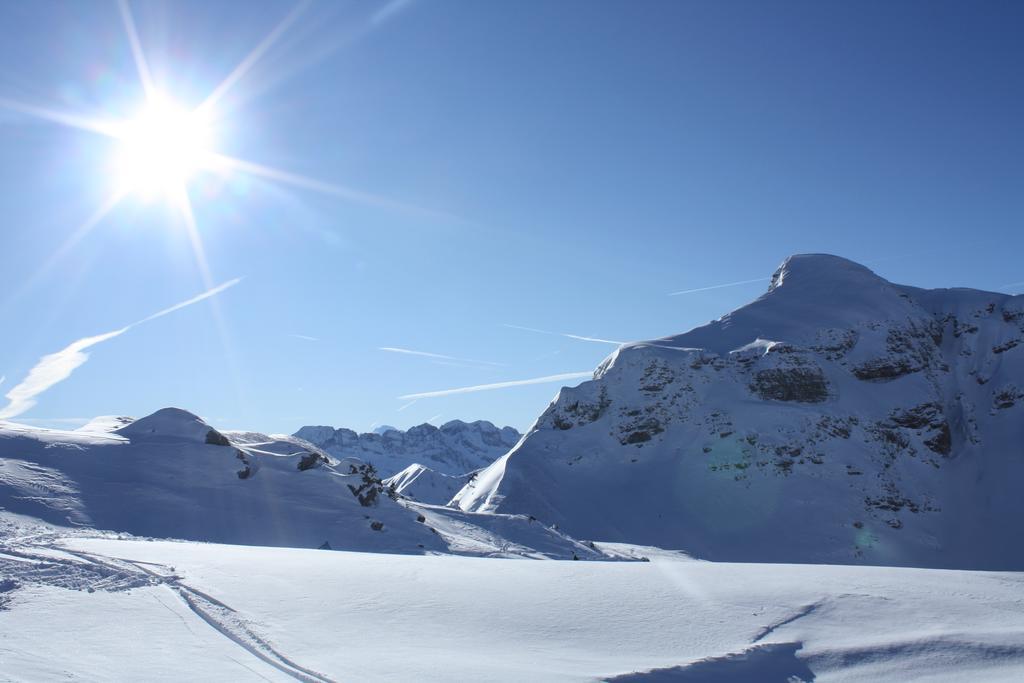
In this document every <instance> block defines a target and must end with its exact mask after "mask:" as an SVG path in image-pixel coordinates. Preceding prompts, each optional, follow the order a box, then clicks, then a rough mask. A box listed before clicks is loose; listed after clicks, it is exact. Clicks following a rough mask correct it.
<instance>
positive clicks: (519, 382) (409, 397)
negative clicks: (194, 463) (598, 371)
mask: <svg viewBox="0 0 1024 683" xmlns="http://www.w3.org/2000/svg"><path fill="white" fill-rule="evenodd" d="M593 376H594V372H593V371H592V370H590V371H587V372H566V373H562V374H561V375H548V376H547V377H534V378H532V379H516V380H511V381H509V382H496V383H494V384H478V385H476V386H473V387H459V388H458V389H442V390H441V391H424V392H422V393H419V394H405V395H404V396H399V397H398V398H399V399H400V400H402V401H415V400H418V399H421V398H436V397H438V396H450V395H452V394H471V393H473V392H476V391H491V390H492V389H506V388H508V387H521V386H525V385H527V384H547V383H549V382H563V381H567V380H572V379H582V378H584V377H593Z"/></svg>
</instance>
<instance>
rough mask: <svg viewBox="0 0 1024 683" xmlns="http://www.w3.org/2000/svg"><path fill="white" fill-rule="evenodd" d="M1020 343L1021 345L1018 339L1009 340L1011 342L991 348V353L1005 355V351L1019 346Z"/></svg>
mask: <svg viewBox="0 0 1024 683" xmlns="http://www.w3.org/2000/svg"><path fill="white" fill-rule="evenodd" d="M1020 343H1021V340H1020V339H1011V340H1009V341H1007V342H1003V343H1002V344H999V345H998V346H993V347H992V353H1006V352H1007V351H1009V350H1010V349H1012V348H1014V347H1015V346H1017V345H1019V344H1020Z"/></svg>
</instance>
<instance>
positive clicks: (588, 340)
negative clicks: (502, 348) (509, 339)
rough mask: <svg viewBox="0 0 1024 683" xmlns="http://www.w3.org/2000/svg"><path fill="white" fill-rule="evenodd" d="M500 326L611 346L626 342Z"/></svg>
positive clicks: (533, 328)
mask: <svg viewBox="0 0 1024 683" xmlns="http://www.w3.org/2000/svg"><path fill="white" fill-rule="evenodd" d="M502 327H508V328H510V329H513V330H526V331H527V332H536V333H538V334H550V335H552V336H555V337H567V338H569V339H577V340H579V341H587V342H597V343H598V344H612V345H613V346H622V345H623V344H627V343H628V342H621V341H615V340H613V339H601V338H600V337H584V336H582V335H579V334H569V333H567V332H551V331H549V330H538V329H537V328H536V327H523V326H522V325H510V324H508V323H503V324H502Z"/></svg>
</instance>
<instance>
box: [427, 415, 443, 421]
mask: <svg viewBox="0 0 1024 683" xmlns="http://www.w3.org/2000/svg"><path fill="white" fill-rule="evenodd" d="M443 415H444V413H438V414H437V415H435V416H434V417H432V418H430V419H429V420H427V422H434V421H435V420H440V419H441V417H442V416H443Z"/></svg>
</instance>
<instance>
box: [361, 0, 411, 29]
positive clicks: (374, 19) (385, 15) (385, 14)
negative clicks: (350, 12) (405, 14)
mask: <svg viewBox="0 0 1024 683" xmlns="http://www.w3.org/2000/svg"><path fill="white" fill-rule="evenodd" d="M412 2H413V0H391V2H389V3H388V4H386V5H384V6H383V7H381V8H380V9H379V10H377V11H376V12H374V13H373V16H371V17H370V25H371V26H377V25H379V24H383V23H384V22H385V21H388V20H389V19H393V18H394V17H396V16H398V14H399V13H400V12H402V11H403V10H404V9H406V8H407V7H409V5H411V4H412Z"/></svg>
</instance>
